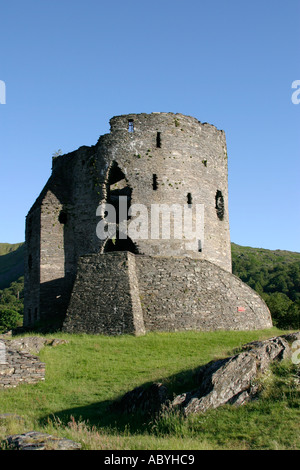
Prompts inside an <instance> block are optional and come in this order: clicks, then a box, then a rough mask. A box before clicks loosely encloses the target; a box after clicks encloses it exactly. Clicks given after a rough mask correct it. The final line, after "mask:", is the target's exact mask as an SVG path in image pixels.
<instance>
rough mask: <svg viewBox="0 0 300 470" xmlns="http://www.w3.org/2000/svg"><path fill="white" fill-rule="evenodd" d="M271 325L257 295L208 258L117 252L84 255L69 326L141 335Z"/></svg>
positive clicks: (68, 318) (260, 327)
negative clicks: (154, 332)
mask: <svg viewBox="0 0 300 470" xmlns="http://www.w3.org/2000/svg"><path fill="white" fill-rule="evenodd" d="M134 322H135V324H134ZM271 326H272V320H271V316H270V312H269V310H268V308H267V306H266V304H265V303H264V302H263V300H262V299H261V298H260V297H259V296H258V294H256V292H255V291H253V290H252V289H250V288H249V287H248V286H247V285H245V284H244V283H243V282H241V281H240V280H239V279H238V278H237V277H236V276H234V275H232V274H231V273H228V272H227V271H225V270H223V269H222V268H219V267H218V266H216V265H214V264H213V263H210V262H209V261H206V260H195V259H191V258H187V257H185V258H173V257H151V256H143V255H133V254H131V253H128V252H127V253H122V252H115V253H105V254H102V255H91V256H84V257H82V258H81V260H80V263H79V267H78V273H77V278H76V282H75V285H74V291H73V294H72V297H71V302H70V306H69V309H68V314H67V319H66V321H65V324H64V330H65V331H67V332H77V331H79V332H80V331H82V332H83V331H84V332H87V333H104V334H121V333H133V334H142V333H144V332H149V331H184V330H203V331H206V330H217V329H224V330H252V329H263V328H270V327H271Z"/></svg>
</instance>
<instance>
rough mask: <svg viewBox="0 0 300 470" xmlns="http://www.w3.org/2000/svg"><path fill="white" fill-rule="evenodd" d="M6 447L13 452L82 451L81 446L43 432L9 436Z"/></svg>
mask: <svg viewBox="0 0 300 470" xmlns="http://www.w3.org/2000/svg"><path fill="white" fill-rule="evenodd" d="M6 445H7V447H8V449H12V450H80V449H81V444H79V443H78V442H74V441H71V440H69V439H65V438H59V437H55V436H52V435H51V434H46V433H42V432H36V431H30V432H26V433H24V434H13V435H11V436H7V438H6Z"/></svg>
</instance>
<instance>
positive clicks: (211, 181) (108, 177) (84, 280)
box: [24, 113, 272, 334]
mask: <svg viewBox="0 0 300 470" xmlns="http://www.w3.org/2000/svg"><path fill="white" fill-rule="evenodd" d="M110 124H111V130H110V133H109V134H106V135H103V136H101V137H100V138H99V140H98V142H97V144H96V145H94V146H91V147H80V148H79V149H78V150H76V151H74V152H72V153H70V154H67V155H62V156H58V157H56V158H53V168H52V175H51V176H50V178H49V180H48V182H47V183H46V185H45V187H44V189H43V190H42V192H41V194H40V196H39V197H38V199H37V200H36V202H35V203H34V205H33V206H32V208H31V210H30V211H29V213H28V215H27V219H26V250H27V251H26V253H27V254H26V256H27V262H26V263H25V265H26V272H25V313H24V325H25V326H31V325H34V323H36V322H37V321H39V320H44V319H48V320H51V319H52V318H59V319H60V321H61V324H62V328H63V330H65V331H68V332H87V333H103V334H122V333H133V334H143V333H145V332H148V331H176V330H187V329H195V330H214V329H240V330H242V329H256V328H268V327H271V326H272V322H271V317H270V313H269V310H268V308H267V306H266V305H265V303H264V302H263V300H262V299H261V298H260V297H259V296H258V295H257V294H256V293H255V292H254V291H253V290H252V289H250V288H249V287H248V286H246V285H245V284H243V283H242V282H241V281H240V280H239V279H238V278H236V277H235V276H234V275H232V274H231V246H230V232H229V218H228V184H227V150H226V139H225V134H224V132H223V131H220V130H218V129H216V128H215V127H214V126H212V125H210V124H207V123H200V122H199V121H198V120H196V119H195V118H192V117H188V116H184V115H182V114H172V113H152V114H131V115H123V116H117V117H114V118H112V119H111V121H110ZM105 204H106V205H105ZM107 208H112V211H113V212H112V213H113V214H115V215H116V217H115V218H113V219H112V220H111V219H109V218H108V212H107ZM153 208H154V211H153ZM163 208H164V209H167V212H166V216H167V219H164V221H162V218H161V217H162V213H160V212H159V211H160V209H163ZM157 210H158V212H155V211H157ZM176 211H177V212H176ZM155 214H156V217H158V218H156V219H155V222H154V215H155ZM157 214H158V215H157ZM184 216H186V217H187V219H185V218H184ZM188 216H189V217H190V218H189V219H188ZM180 217H181V218H180ZM199 217H200V223H199ZM185 220H190V221H191V224H192V227H194V228H195V226H198V225H199V227H200V226H201V230H200V231H197V230H193V231H192V234H193V236H194V238H191V239H188V238H187V237H186V232H185V230H183V226H184V224H185ZM167 221H168V222H169V223H167ZM164 222H165V224H164ZM197 224H198V225H197ZM130 228H131V230H130ZM111 230H112V232H111ZM178 230H179V231H178ZM100 232H101V234H102V236H99V233H100ZM103 233H104V236H103ZM105 233H106V235H105Z"/></svg>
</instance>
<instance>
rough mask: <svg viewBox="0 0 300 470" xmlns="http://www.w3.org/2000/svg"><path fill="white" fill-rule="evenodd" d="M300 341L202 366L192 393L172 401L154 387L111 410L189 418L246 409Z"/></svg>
mask: <svg viewBox="0 0 300 470" xmlns="http://www.w3.org/2000/svg"><path fill="white" fill-rule="evenodd" d="M299 340H300V332H298V333H292V334H289V335H283V336H278V337H274V338H270V339H267V340H265V341H254V342H251V343H248V344H245V345H243V346H242V347H241V348H239V350H238V351H235V354H234V355H233V356H231V357H228V358H225V359H219V360H217V361H211V362H209V363H208V364H206V365H204V366H201V367H200V368H199V369H198V370H197V371H196V373H195V388H194V389H193V390H192V391H188V392H185V393H182V394H180V395H178V396H176V397H175V398H173V399H172V400H171V401H170V400H167V396H168V390H167V389H166V387H164V386H163V385H162V384H152V386H150V387H148V388H147V389H143V387H138V388H136V389H134V390H132V391H131V392H128V393H127V394H126V395H124V397H123V398H122V399H121V400H119V401H118V402H116V403H115V404H114V405H113V407H112V409H114V410H116V411H119V412H122V413H134V412H141V413H153V412H158V411H159V410H161V409H162V408H163V407H164V408H167V409H175V410H181V411H182V412H183V414H184V415H185V416H187V415H189V414H191V413H200V412H202V413H203V412H205V411H207V410H208V409H210V408H217V407H218V406H221V405H224V404H232V405H236V406H239V405H243V404H244V403H246V402H248V401H251V400H252V399H254V398H256V397H257V393H258V382H257V379H258V378H259V377H260V375H261V374H264V373H265V372H266V370H268V368H269V366H270V364H271V363H272V362H274V361H282V360H283V359H287V358H291V356H292V347H293V343H294V344H295V342H296V341H297V342H298V341H299Z"/></svg>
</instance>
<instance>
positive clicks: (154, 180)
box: [152, 174, 158, 191]
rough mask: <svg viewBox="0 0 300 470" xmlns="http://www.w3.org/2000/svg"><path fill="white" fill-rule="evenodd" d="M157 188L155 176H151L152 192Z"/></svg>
mask: <svg viewBox="0 0 300 470" xmlns="http://www.w3.org/2000/svg"><path fill="white" fill-rule="evenodd" d="M157 186H158V185H157V175H156V174H154V175H153V176H152V187H153V190H154V191H156V190H157Z"/></svg>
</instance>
